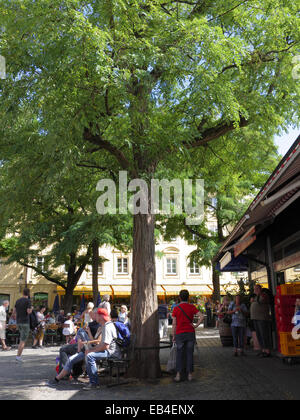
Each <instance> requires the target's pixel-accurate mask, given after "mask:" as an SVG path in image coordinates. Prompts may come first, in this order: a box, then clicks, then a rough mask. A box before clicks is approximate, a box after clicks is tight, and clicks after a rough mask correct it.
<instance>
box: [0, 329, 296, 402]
mask: <svg viewBox="0 0 300 420" xmlns="http://www.w3.org/2000/svg"><path fill="white" fill-rule="evenodd" d="M197 342H198V349H199V351H198V352H197V351H195V375H194V377H195V379H194V381H193V382H190V383H189V382H184V383H174V382H173V378H172V376H169V375H166V374H164V375H163V377H162V378H161V380H160V381H159V382H158V383H156V384H154V383H147V384H145V383H139V382H132V383H130V384H127V385H122V386H118V387H112V388H108V387H107V386H106V385H105V383H106V381H107V380H108V379H103V380H102V384H103V386H102V387H101V388H100V389H99V390H97V391H91V392H89V393H86V392H84V391H82V390H81V389H82V383H84V381H86V380H85V379H80V381H81V382H80V383H72V382H69V381H68V382H64V383H63V384H62V385H60V387H59V388H58V389H52V388H49V387H48V386H47V380H48V379H52V378H53V377H54V374H55V370H54V368H55V359H56V357H57V355H58V347H47V348H45V349H42V350H33V349H30V348H28V349H25V351H24V355H23V356H24V357H23V358H24V360H25V363H24V364H23V365H19V364H16V362H15V354H16V351H15V350H12V351H10V352H2V353H0V372H1V376H0V399H1V400H14V399H23V400H54V399H55V400H89V399H98V400H110V401H111V400H115V401H118V400H119V401H121V400H123V401H126V400H152V401H155V400H160V401H162V400H216V399H217V400H232V399H233V400H247V399H249V400H275V399H276V400H298V399H300V387H299V379H300V364H295V365H292V366H289V365H286V364H283V363H282V360H280V359H279V358H277V357H273V358H271V359H259V358H257V357H256V354H255V352H253V351H252V350H249V351H248V352H247V357H239V358H234V357H233V355H232V354H233V350H232V349H231V348H223V347H222V346H221V344H220V339H219V337H218V331H216V330H213V329H206V330H203V329H200V330H199V331H198V333H197ZM168 354H169V350H168V349H166V350H162V351H161V362H162V366H163V368H164V367H165V364H166V362H167V359H168ZM198 356H200V357H198Z"/></svg>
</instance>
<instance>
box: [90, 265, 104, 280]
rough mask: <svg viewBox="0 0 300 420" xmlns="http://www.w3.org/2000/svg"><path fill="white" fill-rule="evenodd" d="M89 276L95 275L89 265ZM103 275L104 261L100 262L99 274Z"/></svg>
mask: <svg viewBox="0 0 300 420" xmlns="http://www.w3.org/2000/svg"><path fill="white" fill-rule="evenodd" d="M87 271H88V274H87V275H88V277H93V268H92V267H89V268H88V270H87ZM102 275H103V263H99V264H98V276H102Z"/></svg>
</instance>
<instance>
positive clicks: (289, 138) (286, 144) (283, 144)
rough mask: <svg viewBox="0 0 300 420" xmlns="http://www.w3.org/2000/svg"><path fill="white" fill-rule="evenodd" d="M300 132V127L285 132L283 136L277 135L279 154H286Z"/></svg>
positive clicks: (276, 141)
mask: <svg viewBox="0 0 300 420" xmlns="http://www.w3.org/2000/svg"><path fill="white" fill-rule="evenodd" d="M299 134H300V129H299V128H298V129H292V128H291V129H290V130H289V132H288V133H287V134H283V135H282V136H276V137H275V143H276V144H277V146H278V151H279V154H281V155H285V154H286V153H287V151H288V150H289V148H290V147H291V146H292V144H293V143H294V141H295V140H296V139H297V137H298V136H299Z"/></svg>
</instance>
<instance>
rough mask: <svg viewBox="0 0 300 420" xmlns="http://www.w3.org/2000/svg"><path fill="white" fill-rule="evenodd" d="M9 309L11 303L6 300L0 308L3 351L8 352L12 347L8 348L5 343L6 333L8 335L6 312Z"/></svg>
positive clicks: (0, 333) (0, 331) (0, 335)
mask: <svg viewBox="0 0 300 420" xmlns="http://www.w3.org/2000/svg"><path fill="white" fill-rule="evenodd" d="M8 307H9V301H8V300H5V301H4V302H3V303H2V305H1V306H0V341H1V344H2V350H3V351H8V350H10V349H11V347H7V345H6V343H5V339H6V337H5V333H6V311H7V308H8Z"/></svg>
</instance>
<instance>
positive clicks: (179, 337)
mask: <svg viewBox="0 0 300 420" xmlns="http://www.w3.org/2000/svg"><path fill="white" fill-rule="evenodd" d="M175 342H176V346H177V355H176V372H180V373H181V372H183V371H184V368H185V367H186V372H187V374H189V373H192V372H193V370H194V345H195V333H189V332H188V333H181V334H176V335H175ZM184 352H186V366H184Z"/></svg>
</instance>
